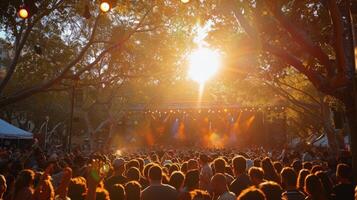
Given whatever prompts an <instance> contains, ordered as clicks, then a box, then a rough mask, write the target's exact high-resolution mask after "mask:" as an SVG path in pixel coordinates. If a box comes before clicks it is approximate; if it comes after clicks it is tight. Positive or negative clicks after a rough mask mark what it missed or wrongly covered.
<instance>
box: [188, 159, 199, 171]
mask: <svg viewBox="0 0 357 200" xmlns="http://www.w3.org/2000/svg"><path fill="white" fill-rule="evenodd" d="M198 168H199V164H198V161H197V160H195V159H190V160H188V162H187V171H190V170H194V169H198Z"/></svg>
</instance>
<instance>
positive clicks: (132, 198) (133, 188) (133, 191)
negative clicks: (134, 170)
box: [125, 181, 141, 200]
mask: <svg viewBox="0 0 357 200" xmlns="http://www.w3.org/2000/svg"><path fill="white" fill-rule="evenodd" d="M140 191H141V186H140V184H139V183H138V182H137V181H130V182H128V183H126V184H125V195H126V200H140V199H141V193H140Z"/></svg>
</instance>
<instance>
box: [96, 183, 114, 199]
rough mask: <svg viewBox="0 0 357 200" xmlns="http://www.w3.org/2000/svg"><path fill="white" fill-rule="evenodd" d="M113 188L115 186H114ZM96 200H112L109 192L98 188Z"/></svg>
mask: <svg viewBox="0 0 357 200" xmlns="http://www.w3.org/2000/svg"><path fill="white" fill-rule="evenodd" d="M112 187H113V186H112ZM95 193H96V198H95V200H110V195H109V192H108V191H107V190H106V189H104V187H97V189H96V191H95Z"/></svg>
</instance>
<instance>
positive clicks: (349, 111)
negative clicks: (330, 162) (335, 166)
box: [345, 95, 357, 180]
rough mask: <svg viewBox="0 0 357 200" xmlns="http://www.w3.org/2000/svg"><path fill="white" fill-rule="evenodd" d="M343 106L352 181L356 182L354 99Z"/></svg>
mask: <svg viewBox="0 0 357 200" xmlns="http://www.w3.org/2000/svg"><path fill="white" fill-rule="evenodd" d="M351 96H352V95H351ZM354 96H355V95H354ZM351 103H352V104H351ZM345 105H346V116H347V120H348V125H349V129H350V144H351V153H352V166H353V177H354V180H357V117H356V116H357V112H356V108H355V104H354V98H351V99H350V101H348V102H345Z"/></svg>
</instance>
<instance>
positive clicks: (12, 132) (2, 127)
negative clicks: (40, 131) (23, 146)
mask: <svg viewBox="0 0 357 200" xmlns="http://www.w3.org/2000/svg"><path fill="white" fill-rule="evenodd" d="M0 138H2V139H32V138H33V135H32V133H30V132H27V131H24V130H22V129H20V128H17V127H16V126H14V125H11V124H9V123H7V122H6V121H4V120H1V119H0Z"/></svg>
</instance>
